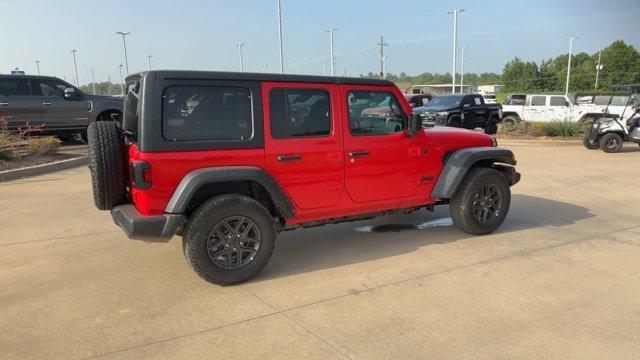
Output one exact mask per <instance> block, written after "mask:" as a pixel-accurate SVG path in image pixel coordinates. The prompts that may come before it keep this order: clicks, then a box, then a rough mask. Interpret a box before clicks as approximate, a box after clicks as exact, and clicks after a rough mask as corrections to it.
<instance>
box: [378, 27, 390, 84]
mask: <svg viewBox="0 0 640 360" xmlns="http://www.w3.org/2000/svg"><path fill="white" fill-rule="evenodd" d="M376 45H379V46H380V77H381V78H383V79H384V47H385V46H389V44H387V43H386V42H384V37H383V36H382V35H380V42H379V43H377V44H376Z"/></svg>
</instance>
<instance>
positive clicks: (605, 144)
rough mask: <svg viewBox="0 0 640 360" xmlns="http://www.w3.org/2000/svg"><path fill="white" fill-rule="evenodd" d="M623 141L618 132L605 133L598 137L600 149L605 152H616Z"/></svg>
mask: <svg viewBox="0 0 640 360" xmlns="http://www.w3.org/2000/svg"><path fill="white" fill-rule="evenodd" d="M623 142H624V140H623V139H622V136H620V134H616V133H607V134H604V135H603V136H602V137H601V138H600V149H602V151H604V152H606V153H617V152H618V151H620V149H622V144H623Z"/></svg>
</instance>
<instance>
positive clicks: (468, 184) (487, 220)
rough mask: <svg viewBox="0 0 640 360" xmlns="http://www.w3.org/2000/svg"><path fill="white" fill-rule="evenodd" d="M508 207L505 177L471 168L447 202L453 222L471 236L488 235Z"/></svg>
mask: <svg viewBox="0 0 640 360" xmlns="http://www.w3.org/2000/svg"><path fill="white" fill-rule="evenodd" d="M510 204H511V189H510V188H509V184H508V183H507V179H506V178H505V176H504V175H503V174H502V173H501V172H499V171H498V170H495V169H491V168H474V169H471V170H470V171H469V173H467V176H466V177H465V179H464V181H463V182H462V184H460V187H459V188H458V190H457V191H456V193H455V195H453V197H452V198H451V201H450V202H449V210H450V212H451V217H452V218H453V222H454V223H455V224H456V225H457V226H458V227H459V228H460V229H461V230H462V231H464V232H466V233H469V234H472V235H485V234H490V233H492V232H494V231H496V229H498V227H500V225H502V222H503V221H504V219H505V217H506V216H507V213H508V212H509V206H510Z"/></svg>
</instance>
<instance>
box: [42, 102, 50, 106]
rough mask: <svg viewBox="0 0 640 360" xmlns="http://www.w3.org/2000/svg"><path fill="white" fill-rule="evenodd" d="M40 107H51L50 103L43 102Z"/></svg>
mask: <svg viewBox="0 0 640 360" xmlns="http://www.w3.org/2000/svg"><path fill="white" fill-rule="evenodd" d="M42 105H44V106H49V105H51V103H50V102H46V101H45V102H43V103H42Z"/></svg>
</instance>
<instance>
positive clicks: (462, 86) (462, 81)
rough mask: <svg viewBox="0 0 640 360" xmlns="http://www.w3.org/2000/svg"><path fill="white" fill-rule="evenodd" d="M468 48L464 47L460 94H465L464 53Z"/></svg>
mask: <svg viewBox="0 0 640 360" xmlns="http://www.w3.org/2000/svg"><path fill="white" fill-rule="evenodd" d="M468 48H469V47H468V46H464V47H462V59H461V61H460V94H462V93H463V92H464V52H465V50H467V49H468Z"/></svg>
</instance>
